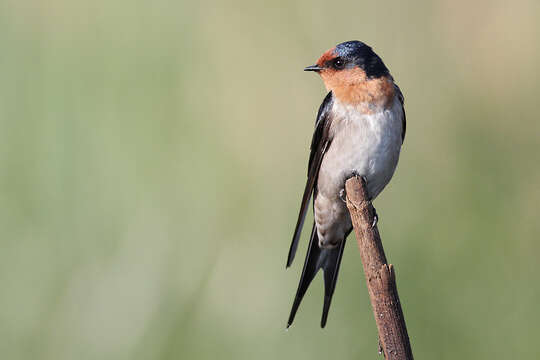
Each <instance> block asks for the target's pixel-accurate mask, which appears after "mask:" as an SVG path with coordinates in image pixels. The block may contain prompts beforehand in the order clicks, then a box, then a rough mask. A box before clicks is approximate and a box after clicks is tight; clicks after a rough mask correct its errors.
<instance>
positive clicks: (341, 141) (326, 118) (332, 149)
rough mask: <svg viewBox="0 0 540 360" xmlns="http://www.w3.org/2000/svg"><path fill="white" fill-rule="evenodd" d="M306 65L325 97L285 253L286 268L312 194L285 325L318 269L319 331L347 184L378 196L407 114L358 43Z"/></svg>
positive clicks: (344, 219) (347, 228)
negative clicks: (356, 179) (357, 180)
mask: <svg viewBox="0 0 540 360" xmlns="http://www.w3.org/2000/svg"><path fill="white" fill-rule="evenodd" d="M304 70H305V71H313V72H316V73H318V74H319V75H320V76H321V78H322V80H323V82H324V85H325V86H326V89H327V90H328V94H327V95H326V97H325V98H324V100H323V102H322V104H321V106H320V108H319V111H318V113H317V120H316V122H315V130H314V133H313V138H312V141H311V151H310V155H309V161H308V176H307V182H306V186H305V189H304V194H303V197H302V201H301V206H300V213H299V215H298V220H297V223H296V227H295V229H294V234H293V239H292V243H291V246H290V249H289V254H288V257H287V268H288V267H289V266H291V264H292V262H293V260H294V256H295V254H296V249H297V247H298V241H299V239H300V234H301V231H302V227H303V225H304V220H305V217H306V213H307V211H308V207H309V202H310V200H311V197H312V196H313V212H314V223H313V227H312V229H311V237H310V241H309V247H308V250H307V254H306V259H305V262H304V268H303V270H302V275H301V278H300V283H299V285H298V290H297V292H296V296H295V298H294V302H293V306H292V309H291V313H290V316H289V319H288V322H287V328H289V327H290V326H291V324H292V323H293V321H294V317H295V315H296V312H297V310H298V306H299V305H300V302H301V301H302V298H303V297H304V294H305V293H306V290H307V289H308V287H309V285H310V283H311V281H312V280H313V278H314V277H315V275H316V274H317V272H318V271H319V269H322V270H323V274H324V304H323V313H322V318H321V327H322V328H324V327H325V325H326V321H327V318H328V310H329V309H330V303H331V301H332V295H333V293H334V289H335V287H336V282H337V277H338V272H339V266H340V264H341V258H342V256H343V249H344V247H345V240H346V238H347V236H348V235H349V234H350V232H351V230H352V228H353V227H352V222H351V218H350V215H349V212H348V210H347V206H346V203H345V201H344V193H345V190H344V188H345V181H346V180H347V179H348V178H350V177H351V176H361V177H362V178H363V179H364V180H365V182H366V186H367V192H368V196H369V199H370V200H373V199H375V198H376V197H377V195H379V193H380V192H381V191H382V190H383V189H384V187H385V186H386V185H387V184H388V182H389V181H390V179H391V178H392V175H393V174H394V171H395V169H396V166H397V163H398V159H399V154H400V151H401V146H402V144H403V140H404V139H405V125H406V119H405V109H404V105H403V103H404V98H403V94H402V93H401V90H400V89H399V87H398V86H397V84H396V83H395V82H394V79H393V77H392V75H390V72H389V70H388V68H387V67H386V65H385V64H384V63H383V61H382V60H381V58H380V57H379V56H378V55H377V54H376V53H375V52H374V51H373V49H372V48H371V47H369V46H368V45H366V44H364V43H363V42H361V41H347V42H344V43H341V44H339V45H337V46H335V47H334V48H332V49H330V50H328V51H326V52H325V53H324V54H323V55H322V56H321V57H320V58H319V60H318V61H317V63H316V64H315V65H312V66H308V67H306V68H305V69H304Z"/></svg>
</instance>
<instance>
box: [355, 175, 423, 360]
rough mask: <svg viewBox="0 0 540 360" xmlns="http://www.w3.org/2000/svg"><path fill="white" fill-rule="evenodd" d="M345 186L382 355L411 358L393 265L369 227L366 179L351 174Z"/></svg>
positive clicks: (371, 210) (372, 213)
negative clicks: (388, 261)
mask: <svg viewBox="0 0 540 360" xmlns="http://www.w3.org/2000/svg"><path fill="white" fill-rule="evenodd" d="M345 189H346V191H347V208H348V209H349V213H350V214H351V220H352V223H353V226H354V232H355V234H356V239H357V241H358V248H359V249H360V257H361V258H362V264H363V266H364V273H365V275H366V282H367V287H368V290H369V297H370V299H371V306H372V308H373V314H374V315H375V322H376V323H377V329H378V331H379V343H380V346H381V347H382V350H383V352H384V357H385V359H387V360H412V359H413V355H412V350H411V344H410V342H409V336H408V335H407V327H406V325H405V318H404V317H403V311H402V310H401V304H400V302H399V296H398V292H397V288H396V277H395V273H394V267H393V266H392V264H388V263H387V261H386V256H385V255H384V249H383V246H382V242H381V238H380V236H379V230H378V229H377V226H374V227H372V224H373V220H374V216H375V209H374V208H373V205H372V204H371V201H369V198H368V194H367V190H366V186H365V182H364V181H363V179H361V178H360V177H356V176H355V177H352V178H350V179H348V180H347V182H346V183H345Z"/></svg>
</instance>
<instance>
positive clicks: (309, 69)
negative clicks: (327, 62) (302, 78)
mask: <svg viewBox="0 0 540 360" xmlns="http://www.w3.org/2000/svg"><path fill="white" fill-rule="evenodd" d="M322 69H323V68H322V67H320V66H319V65H311V66H308V67H307V68H305V69H304V71H316V72H319V71H321V70H322Z"/></svg>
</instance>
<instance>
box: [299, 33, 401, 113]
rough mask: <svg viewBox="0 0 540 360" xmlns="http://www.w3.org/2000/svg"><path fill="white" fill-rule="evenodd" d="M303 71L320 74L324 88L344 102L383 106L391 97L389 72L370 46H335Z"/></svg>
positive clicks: (391, 83) (392, 86)
mask: <svg viewBox="0 0 540 360" xmlns="http://www.w3.org/2000/svg"><path fill="white" fill-rule="evenodd" d="M304 70H305V71H315V72H317V73H318V74H319V75H321V78H322V79H323V81H324V84H325V86H326V88H327V89H328V90H329V91H332V92H333V93H334V95H335V96H336V98H337V99H338V100H340V101H342V102H344V103H348V104H360V103H368V102H369V103H373V104H374V105H376V104H375V103H377V104H378V103H380V104H384V105H386V103H388V102H389V99H390V98H392V97H393V95H394V85H393V80H392V76H391V75H390V72H389V71H388V69H387V68H386V66H385V65H384V63H383V61H382V60H381V58H380V57H379V56H378V55H377V54H375V52H374V51H373V50H372V49H371V47H369V46H368V45H366V44H364V43H363V42H361V41H347V42H344V43H341V44H339V45H337V46H335V47H334V48H332V49H330V50H328V51H327V52H325V53H324V54H322V56H321V57H320V58H319V60H317V63H316V64H315V65H311V66H308V67H306V68H305V69H304Z"/></svg>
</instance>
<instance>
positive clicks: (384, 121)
mask: <svg viewBox="0 0 540 360" xmlns="http://www.w3.org/2000/svg"><path fill="white" fill-rule="evenodd" d="M332 116H333V120H332V126H331V128H330V136H331V139H332V142H331V144H330V148H329V149H328V150H327V152H326V154H325V155H324V158H323V161H322V164H321V168H320V171H319V178H318V184H317V189H318V194H317V199H316V200H315V221H316V223H317V229H318V231H319V239H320V242H321V245H324V243H326V244H327V245H332V244H333V243H335V240H336V241H337V240H338V239H337V238H335V239H333V238H334V237H339V236H343V234H341V235H340V233H342V232H344V231H346V229H345V228H346V227H349V228H350V219H349V216H348V213H347V209H346V207H345V204H344V203H343V201H342V200H341V199H340V197H339V193H340V191H341V190H342V189H343V187H344V185H345V181H346V180H347V179H348V178H349V177H350V176H352V174H353V173H355V172H356V173H358V174H360V175H361V176H365V177H366V179H367V185H368V193H369V195H370V197H371V198H372V199H374V198H375V197H376V196H377V195H378V194H379V193H380V192H381V191H382V190H383V189H384V187H385V186H386V185H387V184H388V182H389V181H390V179H391V178H392V175H393V174H394V170H395V169H396V166H397V162H398V159H399V152H400V149H401V143H402V139H401V133H402V126H403V124H402V120H403V119H402V116H403V112H402V109H401V104H400V102H399V100H398V99H397V97H396V99H395V100H394V103H393V104H392V106H391V107H390V108H389V109H386V110H384V109H381V110H379V111H376V112H373V113H372V114H366V113H363V112H361V111H359V109H358V107H355V106H352V105H344V104H341V103H340V102H338V101H337V100H336V101H335V103H334V105H333V108H332ZM340 220H342V221H340ZM336 227H339V229H338V228H336ZM337 230H339V231H337ZM325 233H328V234H332V239H330V238H328V237H327V238H326V239H324V238H325Z"/></svg>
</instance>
